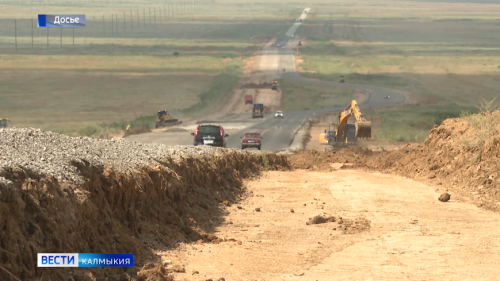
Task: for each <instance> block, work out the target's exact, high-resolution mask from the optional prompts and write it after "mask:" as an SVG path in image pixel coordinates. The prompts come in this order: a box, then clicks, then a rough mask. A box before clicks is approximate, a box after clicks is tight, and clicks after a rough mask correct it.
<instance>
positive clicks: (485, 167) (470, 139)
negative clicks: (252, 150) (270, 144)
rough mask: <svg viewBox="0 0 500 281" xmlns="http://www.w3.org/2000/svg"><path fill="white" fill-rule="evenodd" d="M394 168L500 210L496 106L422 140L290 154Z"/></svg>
mask: <svg viewBox="0 0 500 281" xmlns="http://www.w3.org/2000/svg"><path fill="white" fill-rule="evenodd" d="M346 161H347V162H351V163H354V165H353V166H352V167H354V168H363V169H369V170H376V171H381V172H386V173H392V174H396V175H400V176H404V177H408V178H411V179H415V180H419V181H422V182H425V183H428V184H430V185H435V186H440V189H441V188H442V191H447V192H448V193H450V194H451V195H452V196H456V195H458V196H459V197H467V198H470V199H471V200H472V202H474V203H475V204H476V205H478V206H480V207H484V208H486V209H489V210H494V211H500V204H499V202H500V182H499V178H500V111H496V112H494V113H481V114H478V115H473V116H470V117H468V118H465V119H462V118H454V119H447V120H445V121H444V122H442V124H441V125H439V126H435V127H434V128H433V129H432V130H431V131H430V132H429V135H428V137H427V138H426V139H425V141H424V142H423V143H418V144H408V145H406V146H403V147H402V148H400V149H397V150H393V151H367V150H363V149H361V148H358V147H351V148H347V149H344V150H341V151H337V152H324V153H323V152H313V151H305V152H301V153H298V154H297V155H294V156H292V157H290V165H291V167H293V168H301V169H321V168H322V169H326V168H327V164H328V163H339V162H340V163H344V162H346Z"/></svg>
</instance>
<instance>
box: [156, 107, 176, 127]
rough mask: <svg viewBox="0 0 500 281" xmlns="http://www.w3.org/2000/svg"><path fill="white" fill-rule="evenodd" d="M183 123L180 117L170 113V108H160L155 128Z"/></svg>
mask: <svg viewBox="0 0 500 281" xmlns="http://www.w3.org/2000/svg"><path fill="white" fill-rule="evenodd" d="M180 123H182V121H179V119H176V118H172V117H171V116H170V114H169V113H168V110H166V109H164V110H159V111H158V120H156V125H155V128H160V127H168V126H173V125H177V124H180Z"/></svg>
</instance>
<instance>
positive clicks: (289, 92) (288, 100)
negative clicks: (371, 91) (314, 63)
mask: <svg viewBox="0 0 500 281" xmlns="http://www.w3.org/2000/svg"><path fill="white" fill-rule="evenodd" d="M279 85H280V88H281V89H282V91H283V92H284V93H285V94H286V97H285V98H283V99H282V100H281V106H282V108H283V110H285V111H291V110H301V109H304V108H326V107H333V106H346V105H347V104H349V102H350V101H351V100H352V99H353V98H356V96H355V94H357V93H358V91H356V90H353V89H346V88H340V87H332V86H330V85H323V84H319V83H318V84H316V83H303V82H294V81H289V80H280V81H279ZM358 94H361V93H360V92H359V93H358Z"/></svg>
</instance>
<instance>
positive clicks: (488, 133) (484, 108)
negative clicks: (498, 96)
mask: <svg viewBox="0 0 500 281" xmlns="http://www.w3.org/2000/svg"><path fill="white" fill-rule="evenodd" d="M494 101H495V99H492V100H490V101H487V100H485V99H483V100H482V101H481V105H480V106H479V107H478V109H479V113H478V114H471V113H470V112H463V113H462V115H461V118H463V119H465V120H466V121H467V123H468V124H469V126H471V127H472V128H473V129H474V135H473V137H472V138H466V137H464V138H462V139H461V142H462V144H463V145H464V146H467V147H477V146H481V145H482V144H484V142H485V141H487V140H488V139H490V138H491V137H493V136H496V135H498V134H500V122H499V121H500V111H498V110H497V109H498V108H496V107H495V106H494V105H493V103H494Z"/></svg>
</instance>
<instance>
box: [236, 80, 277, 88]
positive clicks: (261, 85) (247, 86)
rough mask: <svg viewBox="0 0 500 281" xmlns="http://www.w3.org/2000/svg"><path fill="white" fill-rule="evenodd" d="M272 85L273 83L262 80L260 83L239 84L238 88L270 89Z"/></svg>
mask: <svg viewBox="0 0 500 281" xmlns="http://www.w3.org/2000/svg"><path fill="white" fill-rule="evenodd" d="M272 85H273V84H271V83H268V82H264V83H261V84H257V83H246V84H244V85H243V86H241V87H240V89H271V86H272Z"/></svg>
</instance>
